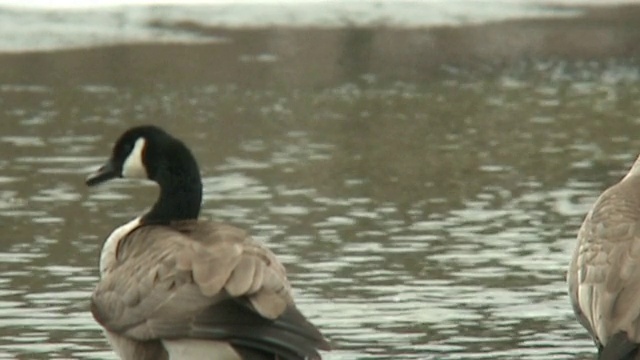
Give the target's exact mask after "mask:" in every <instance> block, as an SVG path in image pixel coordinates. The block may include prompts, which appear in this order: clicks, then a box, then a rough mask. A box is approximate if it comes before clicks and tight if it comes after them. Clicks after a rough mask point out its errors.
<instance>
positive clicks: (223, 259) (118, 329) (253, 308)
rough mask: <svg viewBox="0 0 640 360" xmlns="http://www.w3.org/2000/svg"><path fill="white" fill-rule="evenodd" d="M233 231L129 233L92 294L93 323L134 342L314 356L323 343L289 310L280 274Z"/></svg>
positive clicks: (286, 285) (292, 307) (258, 248)
mask: <svg viewBox="0 0 640 360" xmlns="http://www.w3.org/2000/svg"><path fill="white" fill-rule="evenodd" d="M234 229H235V228H231V227H222V228H215V229H208V232H204V233H207V234H208V235H207V236H206V237H205V236H200V237H197V236H196V237H195V239H200V240H199V241H195V240H194V239H193V238H194V236H186V235H184V234H181V233H180V232H177V231H168V230H167V228H163V227H157V226H154V227H142V228H140V229H137V230H135V231H134V232H133V233H131V234H130V235H129V236H128V237H127V238H126V239H125V240H124V241H125V242H124V243H123V244H122V245H121V246H120V248H119V250H118V263H119V265H118V266H117V267H115V268H114V270H113V271H112V272H110V273H108V274H106V275H105V276H103V278H102V279H101V281H100V283H99V284H98V286H97V287H96V289H95V290H94V293H93V296H92V302H91V311H92V313H93V315H94V317H95V318H96V320H97V321H98V322H100V323H101V324H102V325H103V326H104V327H105V328H106V329H108V330H109V331H112V332H115V333H118V334H121V335H124V336H127V337H130V338H134V339H137V340H150V339H181V338H197V339H213V340H225V341H229V342H230V343H232V344H234V345H237V346H241V347H248V348H254V349H258V350H261V351H267V352H274V353H279V354H281V355H282V356H283V357H284V358H295V357H296V356H298V357H299V356H300V355H301V356H309V357H310V358H315V357H317V356H318V355H317V352H316V350H315V349H317V348H319V349H327V348H328V344H327V343H326V341H325V340H324V338H323V337H322V335H321V334H320V333H319V332H318V330H317V329H316V328H315V327H314V326H313V325H311V324H310V323H309V322H308V321H307V320H306V319H305V318H304V316H303V315H302V314H301V313H300V312H299V311H298V310H297V308H296V307H295V305H294V303H293V300H292V297H291V292H290V287H289V283H288V281H287V278H286V274H285V271H284V268H283V267H282V266H281V265H280V263H279V262H278V261H277V260H276V259H275V256H274V255H273V254H272V253H271V252H270V251H268V250H267V249H265V248H264V247H263V246H261V245H260V244H258V243H257V242H254V241H253V240H251V238H249V237H247V236H246V235H244V232H239V231H235V230H234ZM194 235H195V234H194Z"/></svg>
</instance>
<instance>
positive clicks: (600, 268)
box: [569, 194, 640, 352]
mask: <svg viewBox="0 0 640 360" xmlns="http://www.w3.org/2000/svg"><path fill="white" fill-rule="evenodd" d="M608 195H609V194H605V195H604V196H603V197H601V199H600V200H599V201H598V203H596V205H595V207H594V209H593V211H592V212H590V213H589V214H588V215H587V218H586V220H585V222H584V224H583V225H582V228H581V229H580V232H579V234H578V238H579V242H580V243H579V245H578V248H577V249H576V254H574V258H573V260H572V265H571V268H570V276H569V296H570V299H571V302H572V304H573V306H574V310H575V312H576V315H577V317H578V320H579V321H580V323H582V324H583V326H585V327H586V328H587V329H588V330H589V332H590V333H591V334H592V336H593V337H594V338H595V339H597V341H598V343H600V344H601V345H603V346H604V348H603V351H605V350H606V351H607V352H609V351H611V350H613V348H614V347H615V348H616V349H618V350H620V349H621V348H623V347H628V346H631V347H635V346H637V345H635V344H637V343H639V342H640V300H639V299H640V226H639V225H640V224H638V223H637V221H636V220H635V219H633V218H630V217H629V216H628V212H627V211H626V210H625V207H620V206H617V207H611V206H608V205H609V204H610V201H611V200H617V201H619V199H616V198H613V199H612V198H611V197H610V196H608ZM613 195H615V194H613ZM602 210H606V211H602ZM572 274H573V275H572ZM624 339H626V340H625V341H623V340H624ZM614 340H615V341H614ZM625 343H626V344H625ZM609 345H610V346H609ZM618 350H616V351H618Z"/></svg>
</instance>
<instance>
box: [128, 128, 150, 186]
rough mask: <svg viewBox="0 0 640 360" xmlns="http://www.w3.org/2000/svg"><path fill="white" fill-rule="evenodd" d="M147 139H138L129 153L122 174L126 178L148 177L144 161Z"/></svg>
mask: <svg viewBox="0 0 640 360" xmlns="http://www.w3.org/2000/svg"><path fill="white" fill-rule="evenodd" d="M146 144H147V141H146V140H145V139H144V138H139V139H138V140H136V143H135V145H134V146H133V149H132V150H131V152H130V153H129V156H127V158H126V159H125V160H124V163H123V164H122V176H123V177H126V178H138V179H147V178H148V176H147V169H146V168H145V166H144V163H143V162H142V151H143V150H144V147H145V146H146Z"/></svg>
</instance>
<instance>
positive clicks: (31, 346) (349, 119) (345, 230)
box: [0, 31, 640, 359]
mask: <svg viewBox="0 0 640 360" xmlns="http://www.w3.org/2000/svg"><path fill="white" fill-rule="evenodd" d="M275 34H276V35H277V34H278V33H277V32H276V33H275ZM272 35H273V34H272ZM276 35H274V37H272V41H273V42H278V41H285V40H283V39H287V38H294V37H296V36H298V34H295V33H289V32H283V33H281V36H280V35H278V36H276ZM327 36H328V37H327V39H331V38H332V36H333V35H331V32H330V31H329V33H328V35H327ZM369 36H370V35H367V34H366V33H360V32H355V33H352V34H351V35H348V36H346V38H347V39H352V40H350V41H353V42H354V43H357V44H361V43H362V42H364V43H365V44H364V45H362V47H358V46H354V47H353V48H351V49H350V50H349V51H350V52H349V53H348V56H347V57H348V58H349V59H351V60H350V61H351V62H346V63H344V67H342V69H344V72H342V73H341V75H335V77H334V78H333V80H331V84H326V83H315V82H314V81H313V79H316V78H318V77H319V76H321V75H322V74H312V75H310V77H311V78H312V79H311V80H310V79H308V78H306V79H297V80H296V79H293V78H291V77H289V76H290V75H291V74H288V73H286V72H281V71H285V67H284V66H282V67H277V68H264V67H262V66H263V64H262V63H254V64H253V65H252V66H253V67H252V68H251V69H253V70H252V71H253V73H249V74H246V75H247V79H249V77H250V76H251V75H256V76H258V77H257V78H253V79H251V81H250V82H249V83H242V82H239V83H233V82H232V83H229V82H226V81H224V80H225V79H226V76H227V75H226V74H224V72H225V71H231V72H233V71H236V70H237V69H235V68H234V67H233V66H231V69H232V70H229V67H225V66H226V65H227V64H226V63H224V62H223V63H222V65H219V66H221V67H222V69H215V70H212V71H214V72H215V71H218V72H219V73H217V75H216V76H219V78H217V80H219V81H215V82H214V81H211V82H210V83H206V84H205V83H203V82H205V81H194V82H192V83H190V82H188V81H187V80H188V79H187V80H184V81H176V82H173V81H171V78H167V77H161V78H160V79H156V80H155V82H154V81H149V80H144V81H141V83H139V82H135V81H134V80H135V79H137V78H135V79H132V82H131V83H127V82H126V81H125V80H126V79H125V77H126V76H124V74H125V73H123V72H120V70H117V69H115V70H114V69H111V70H113V73H114V74H116V78H115V81H99V80H100V79H101V77H102V76H104V77H105V78H108V76H107V75H105V74H108V73H109V72H110V71H111V70H109V68H104V67H102V66H103V64H102V63H98V64H94V65H96V66H97V68H98V69H101V71H103V72H104V73H101V74H98V75H95V76H93V75H87V76H85V75H86V74H84V75H83V74H79V75H78V74H76V75H77V76H76V77H74V78H73V81H70V82H68V83H66V82H65V81H64V79H57V78H56V75H55V74H47V76H45V77H43V78H40V77H39V75H40V74H41V73H40V72H39V70H35V72H34V73H33V74H30V73H28V72H18V73H16V74H11V75H6V74H5V75H6V76H5V77H3V76H4V75H2V74H3V73H2V71H0V80H1V81H2V84H0V102H1V104H2V108H1V110H0V111H1V112H2V117H3V119H2V121H0V153H2V154H3V156H2V157H0V170H1V171H0V223H1V224H2V229H3V235H2V239H3V247H2V249H0V273H1V274H2V276H0V309H2V311H1V312H0V358H3V359H14V358H20V359H69V358H74V359H114V358H115V357H114V355H113V353H112V352H111V351H110V350H109V348H108V346H107V344H106V342H105V341H104V339H103V337H102V334H101V332H100V329H99V327H98V325H97V324H96V323H95V322H94V321H93V320H92V318H91V316H90V314H89V312H88V297H89V294H90V292H91V290H92V287H93V284H94V283H95V282H96V279H97V266H96V265H97V261H98V258H97V254H98V251H99V248H100V246H101V242H102V239H103V238H104V236H105V235H106V234H108V233H109V232H110V231H111V230H112V229H113V228H114V227H115V226H117V225H118V224H120V223H122V222H124V221H126V220H127V219H129V218H131V217H132V216H135V215H136V214H138V213H139V212H140V211H142V210H143V209H144V208H145V207H146V206H149V205H150V204H151V202H152V201H153V198H154V196H155V194H156V189H155V188H154V187H153V186H148V185H141V184H140V183H137V182H132V181H120V182H113V183H111V184H108V185H105V186H104V187H102V188H101V189H99V191H97V190H96V191H93V190H91V191H89V189H87V188H85V186H84V184H83V180H84V177H85V175H86V174H87V173H88V172H89V171H90V170H91V169H93V168H94V167H95V166H96V165H98V164H100V163H101V161H102V160H103V159H104V157H105V156H106V155H107V153H108V151H109V148H110V146H111V143H112V141H113V140H114V138H115V137H116V136H117V135H119V134H120V133H121V131H122V130H123V129H124V128H126V127H127V126H129V125H131V124H137V123H142V122H153V123H156V124H160V125H162V126H164V127H166V128H167V129H169V130H170V131H171V132H173V133H175V134H176V135H177V136H179V137H181V138H182V139H184V140H185V141H186V142H187V143H188V144H190V145H191V147H192V149H193V151H194V153H195V154H196V157H197V158H198V159H199V160H200V163H201V168H202V172H203V176H204V184H205V204H204V209H205V210H204V215H205V216H209V217H213V218H216V219H220V220H225V221H229V222H231V223H234V224H236V225H239V226H242V227H246V228H248V229H250V230H251V232H252V233H253V234H255V236H256V237H257V238H260V239H262V240H264V241H266V242H267V243H268V244H269V246H270V247H271V248H272V249H273V250H274V251H275V252H276V253H277V254H278V255H279V257H280V258H281V259H282V260H283V262H284V263H285V264H286V266H287V268H288V270H289V272H290V278H291V281H292V282H293V285H294V287H295V290H296V295H297V298H298V299H299V300H298V301H299V303H300V307H301V308H302V310H303V312H304V313H305V314H307V315H308V316H309V317H310V318H312V319H313V321H314V322H315V323H316V324H318V325H319V326H320V327H321V328H322V329H323V331H324V332H325V334H326V335H327V336H328V337H329V338H330V339H331V342H332V343H333V345H334V347H335V348H336V350H335V351H334V352H332V353H331V354H330V355H328V356H327V358H328V359H398V358H402V359H516V358H518V359H549V358H552V357H553V358H556V359H576V358H578V359H583V358H584V359H586V358H590V356H591V354H592V353H593V349H592V345H591V342H590V341H589V339H588V338H587V335H586V332H585V331H584V330H582V329H581V328H580V326H579V325H578V324H577V322H576V321H575V320H574V319H573V315H572V312H571V309H570V306H569V303H568V299H567V296H566V290H565V285H564V270H565V267H566V264H567V262H568V256H569V253H570V250H571V249H572V247H573V244H574V235H575V232H576V229H577V228H578V226H579V223H580V222H581V218H582V216H583V214H584V212H585V211H586V209H587V207H588V206H589V204H590V202H591V201H592V200H593V199H594V197H595V196H596V195H597V194H598V193H599V191H601V189H603V188H604V187H605V186H607V185H608V184H610V183H612V182H614V181H616V179H618V177H619V176H620V175H621V174H622V173H623V172H624V171H625V169H626V168H627V167H628V166H629V165H630V164H631V162H632V160H633V158H634V157H635V154H636V152H637V149H638V148H639V146H638V145H640V144H638V141H637V139H636V138H637V137H636V136H635V135H634V134H635V131H634V129H635V128H636V127H637V123H638V117H637V114H638V113H640V111H639V110H640V102H639V100H638V99H640V97H639V96H638V92H639V90H638V88H637V85H636V82H637V79H638V71H637V67H636V66H635V64H634V63H633V62H632V61H629V60H625V59H624V58H622V59H617V60H609V61H598V62H595V61H594V62H584V61H583V62H581V61H567V60H546V61H542V60H540V61H532V60H527V61H514V62H512V63H509V64H508V66H504V67H494V68H492V69H491V71H484V70H482V69H480V70H478V68H474V69H471V70H470V69H468V68H465V67H462V66H441V68H442V69H444V70H443V71H441V72H440V73H439V75H438V76H434V77H431V78H429V81H421V79H422V78H420V79H413V80H412V77H411V74H410V73H409V72H407V73H405V75H407V76H405V77H399V78H396V80H395V81H386V80H384V79H385V74H386V75H388V73H383V72H382V71H381V70H380V69H381V68H380V67H378V65H376V64H375V60H376V58H375V57H373V58H372V57H371V56H370V55H367V53H368V52H369V51H371V50H370V49H368V46H369V45H366V43H367V42H368V41H370V40H371V39H370V38H369ZM247 46H248V45H247ZM374 48H378V47H377V46H374ZM122 50H123V49H121V48H114V49H110V50H108V49H107V50H103V51H105V52H109V51H112V52H110V54H111V56H113V58H115V59H120V60H123V59H126V56H124V55H123V53H122ZM129 50H130V51H131V52H135V51H138V50H139V49H138V50H135V49H133V48H131V49H129ZM173 50H175V48H173V47H171V46H167V48H166V49H165V51H166V53H164V55H163V56H164V59H165V60H166V59H168V58H171V56H173V55H172V54H173V52H172V51H173ZM183 50H184V51H185V53H187V54H188V55H190V56H197V55H198V54H200V52H201V51H203V50H202V49H201V48H198V47H192V48H184V49H183ZM235 50H238V49H235ZM140 51H145V50H140ZM417 51H419V49H417ZM242 53H245V52H244V51H242V50H239V51H237V52H236V53H235V55H238V54H242ZM84 55H86V56H88V57H89V58H91V56H93V55H95V54H94V53H93V52H92V51H87V52H86V53H83V52H78V53H74V54H58V53H52V54H48V55H47V54H40V55H38V56H35V55H33V57H32V58H31V61H36V60H38V61H40V62H42V63H44V64H57V65H55V66H63V65H64V66H68V68H67V72H63V73H62V74H68V73H70V72H72V71H71V70H69V69H72V68H73V64H76V63H78V62H80V61H81V59H82V56H84ZM307 55H308V54H307ZM77 56H80V58H76V57H77ZM122 56H124V58H123V57H122ZM228 56H229V59H232V58H234V59H235V60H234V61H235V62H233V61H231V60H229V61H230V62H233V63H234V64H236V65H234V66H237V64H238V63H239V62H240V61H241V57H240V56H236V57H233V56H231V55H228ZM278 59H282V58H281V57H278ZM292 59H293V57H292V58H290V59H289V60H292ZM365 59H369V60H366V61H372V62H371V63H369V65H367V68H366V71H365V72H366V74H365V72H360V70H361V69H360V67H359V66H360V65H359V64H362V63H363V62H366V61H365ZM67 60H69V61H68V62H67ZM85 60H86V59H85ZM3 61H5V62H6V61H9V62H11V61H16V60H15V59H14V58H11V59H8V58H0V62H3ZM279 61H280V60H278V64H279V66H281V63H279ZM306 61H307V59H300V60H298V62H295V63H293V64H292V69H293V70H292V71H293V74H295V73H296V71H297V70H296V66H298V67H299V68H298V69H300V67H304V68H305V69H308V66H310V65H308V64H307V63H306ZM61 64H62V65H61ZM184 65H185V63H181V62H178V65H176V66H178V67H179V68H180V67H181V66H184ZM55 66H54V67H55ZM140 66H141V65H140ZM212 66H213V65H212ZM341 66H342V65H341ZM168 68H169V69H174V68H173V67H171V66H170V65H168ZM180 69H182V68H180ZM234 69H235V70H234ZM182 70H184V69H182ZM305 71H306V70H305ZM390 71H391V72H392V73H394V71H395V70H390ZM58 74H60V73H58ZM274 74H276V75H274ZM118 76H121V77H118ZM138 76H142V75H138ZM193 76H197V74H195V75H193ZM395 76H396V75H393V76H392V77H395ZM425 76H426V75H425ZM21 78H22V79H27V80H25V81H19V80H18V79H21ZM274 79H277V80H278V81H280V82H278V81H276V82H274ZM289 79H293V80H292V82H289ZM252 82H255V83H259V84H260V86H258V87H256V86H253V83H252ZM150 83H153V84H152V85H150ZM322 84H324V85H322Z"/></svg>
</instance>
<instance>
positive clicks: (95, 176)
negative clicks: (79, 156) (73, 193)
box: [85, 160, 120, 186]
mask: <svg viewBox="0 0 640 360" xmlns="http://www.w3.org/2000/svg"><path fill="white" fill-rule="evenodd" d="M117 177H120V172H119V171H118V170H117V169H116V167H115V166H113V162H112V161H111V160H109V161H107V163H106V164H104V165H102V166H101V167H100V168H99V169H98V170H96V171H95V172H93V173H91V174H89V176H87V179H86V180H85V183H86V184H87V185H88V186H94V185H98V184H102V183H103V182H106V181H109V180H111V179H115V178H117Z"/></svg>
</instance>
